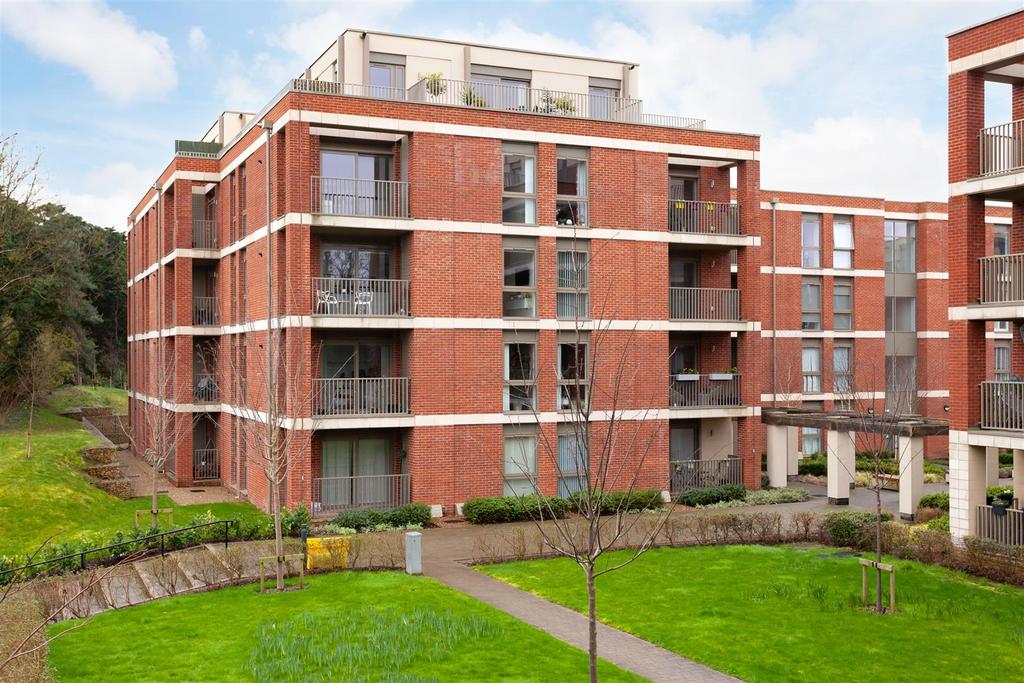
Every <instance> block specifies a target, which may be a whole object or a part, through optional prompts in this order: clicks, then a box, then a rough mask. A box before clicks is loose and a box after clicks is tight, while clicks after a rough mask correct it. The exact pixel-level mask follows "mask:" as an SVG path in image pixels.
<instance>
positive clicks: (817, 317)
mask: <svg viewBox="0 0 1024 683" xmlns="http://www.w3.org/2000/svg"><path fill="white" fill-rule="evenodd" d="M800 300H801V309H802V311H803V313H802V317H801V319H800V329H803V330H820V329H821V278H817V277H805V278H804V279H803V284H802V285H801V293H800Z"/></svg>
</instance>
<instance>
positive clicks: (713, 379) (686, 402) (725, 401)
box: [668, 373, 742, 408]
mask: <svg viewBox="0 0 1024 683" xmlns="http://www.w3.org/2000/svg"><path fill="white" fill-rule="evenodd" d="M668 404H669V405H670V406H672V407H673V408H714V407H719V406H722V407H725V406H739V405H742V401H741V399H740V376H739V375H734V374H731V373H722V374H710V375H687V374H677V375H670V376H669V386H668Z"/></svg>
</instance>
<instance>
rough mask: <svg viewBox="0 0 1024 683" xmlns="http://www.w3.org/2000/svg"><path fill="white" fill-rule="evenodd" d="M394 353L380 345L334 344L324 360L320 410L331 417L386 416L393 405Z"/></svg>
mask: <svg viewBox="0 0 1024 683" xmlns="http://www.w3.org/2000/svg"><path fill="white" fill-rule="evenodd" d="M390 368H391V349H390V348H389V347H388V345H387V344H384V343H380V342H372V341H369V342H348V343H337V344H335V343H332V344H327V345H325V346H324V347H323V350H322V352H321V358H320V372H321V374H320V377H321V382H320V383H321V389H320V397H319V398H320V409H321V410H323V411H324V414H328V415H332V414H333V415H349V414H383V413H386V412H388V408H389V406H391V405H392V397H391V396H390V395H389V394H390V391H391V389H390V384H389V383H388V382H387V381H386V380H384V379H382V378H384V377H388V376H390V375H391V372H390Z"/></svg>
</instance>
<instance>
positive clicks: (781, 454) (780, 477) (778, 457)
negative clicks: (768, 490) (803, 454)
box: [767, 425, 789, 488]
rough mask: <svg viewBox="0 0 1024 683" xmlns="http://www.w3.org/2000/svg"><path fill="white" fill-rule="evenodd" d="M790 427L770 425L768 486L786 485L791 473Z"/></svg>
mask: <svg viewBox="0 0 1024 683" xmlns="http://www.w3.org/2000/svg"><path fill="white" fill-rule="evenodd" d="M788 431H789V428H788V427H783V426H780V425H768V439H767V441H768V444H767V445H768V485H769V486H771V487H774V488H778V487H782V486H785V485H786V481H787V475H788V471H789V452H788V449H787V446H788V442H787V432H788Z"/></svg>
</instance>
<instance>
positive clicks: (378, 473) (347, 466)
mask: <svg viewBox="0 0 1024 683" xmlns="http://www.w3.org/2000/svg"><path fill="white" fill-rule="evenodd" d="M321 451H322V454H321V475H322V477H323V480H322V483H321V493H320V495H321V501H320V502H321V503H322V504H323V506H324V507H325V508H328V509H329V508H331V507H344V506H369V505H379V504H383V503H386V502H388V493H389V490H390V486H391V484H390V482H389V481H388V479H389V477H388V476H387V475H389V474H391V464H390V462H389V457H388V454H389V451H390V442H389V441H388V439H386V438H365V439H330V440H326V441H324V442H323V444H322V447H321Z"/></svg>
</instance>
